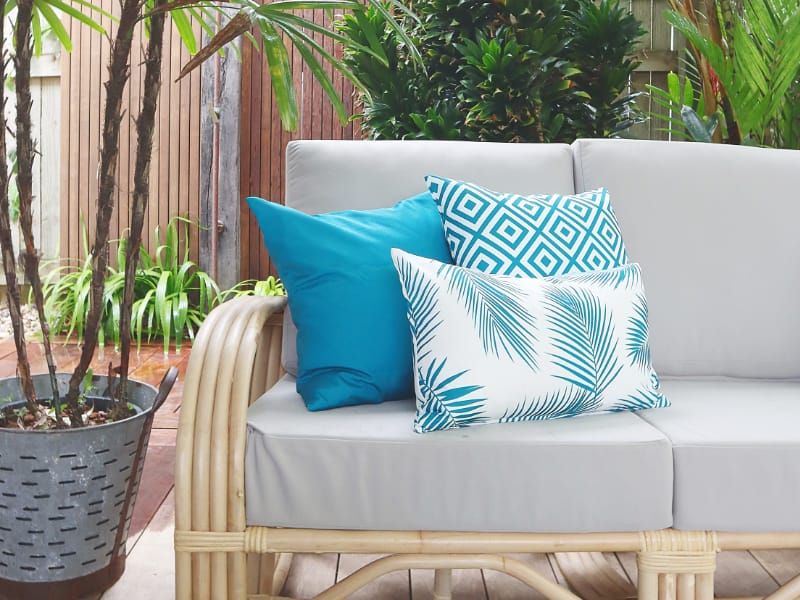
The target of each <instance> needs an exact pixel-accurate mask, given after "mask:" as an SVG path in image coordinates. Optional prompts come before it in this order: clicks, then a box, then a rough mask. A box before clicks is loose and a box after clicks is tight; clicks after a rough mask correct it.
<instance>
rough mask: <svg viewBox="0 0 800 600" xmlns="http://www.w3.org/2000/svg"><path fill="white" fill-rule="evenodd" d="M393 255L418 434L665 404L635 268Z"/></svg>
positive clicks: (638, 275)
mask: <svg viewBox="0 0 800 600" xmlns="http://www.w3.org/2000/svg"><path fill="white" fill-rule="evenodd" d="M392 257H393V259H394V262H395V266H396V267H397V270H398V273H399V274H400V281H401V285H402V287H403V293H404V295H405V297H406V300H407V301H408V320H409V323H410V326H411V335H412V338H413V344H414V360H415V365H414V369H415V377H416V397H417V414H416V418H415V421H414V429H415V431H417V432H418V433H422V432H425V431H435V430H439V429H451V428H457V427H468V426H471V425H476V424H480V423H505V422H512V421H532V420H541V419H555V418H562V417H571V416H575V415H579V414H584V413H590V412H618V411H623V410H639V409H643V408H653V407H661V406H668V405H669V402H668V401H667V400H666V398H664V396H663V395H662V394H661V392H660V391H659V383H658V377H657V376H656V374H655V371H654V370H653V368H652V366H651V362H650V345H649V340H648V331H647V301H646V300H645V296H644V288H643V286H642V278H641V273H640V271H639V266H638V265H627V266H625V267H619V268H617V269H611V270H608V271H593V272H590V273H581V274H574V275H565V276H562V277H557V278H547V279H543V278H537V279H533V278H524V277H508V276H499V275H487V274H485V273H481V272H479V271H475V270H472V269H465V268H462V267H457V266H454V265H446V264H442V263H440V262H438V261H436V260H432V259H426V258H421V257H417V256H413V255H411V254H408V253H407V252H403V251H401V250H396V249H395V250H392Z"/></svg>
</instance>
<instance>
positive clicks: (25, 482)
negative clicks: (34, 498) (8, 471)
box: [22, 481, 39, 487]
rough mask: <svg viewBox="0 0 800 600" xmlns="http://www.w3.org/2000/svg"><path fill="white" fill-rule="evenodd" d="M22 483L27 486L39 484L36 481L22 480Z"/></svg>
mask: <svg viewBox="0 0 800 600" xmlns="http://www.w3.org/2000/svg"><path fill="white" fill-rule="evenodd" d="M22 485H25V486H28V487H32V486H35V485H39V484H38V483H37V482H35V481H23V482H22Z"/></svg>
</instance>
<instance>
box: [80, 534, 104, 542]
mask: <svg viewBox="0 0 800 600" xmlns="http://www.w3.org/2000/svg"><path fill="white" fill-rule="evenodd" d="M99 537H100V534H99V533H95V534H94V535H90V536H87V537H85V538H83V541H84V542H91V541H92V540H96V539H97V538H99Z"/></svg>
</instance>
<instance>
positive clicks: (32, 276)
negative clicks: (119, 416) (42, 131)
mask: <svg viewBox="0 0 800 600" xmlns="http://www.w3.org/2000/svg"><path fill="white" fill-rule="evenodd" d="M33 1H34V0H18V2H17V27H16V33H15V36H14V37H15V57H14V66H15V69H16V73H15V76H16V88H17V189H18V190H19V222H20V226H21V228H22V237H23V240H24V242H25V254H24V262H25V275H26V276H27V278H28V282H29V283H30V285H31V290H32V291H33V300H34V303H35V304H36V312H37V313H38V315H39V326H40V327H41V329H42V343H43V344H44V355H45V359H46V360H47V371H48V373H49V375H50V387H51V390H52V394H53V395H52V398H53V400H52V406H53V409H54V410H55V414H56V426H57V427H61V426H62V421H61V413H60V398H59V394H58V382H57V381H56V363H55V361H54V360H53V350H52V348H51V347H50V327H49V325H48V324H47V317H46V316H45V314H44V294H43V293H42V279H41V277H40V276H39V251H38V250H37V249H36V242H35V240H34V236H33V210H32V207H33V206H32V205H33V160H34V157H33V126H32V124H31V109H32V108H33V100H32V99H31V56H32V55H33V40H32V39H31V21H32V19H33ZM82 423H83V422H82V421H81V424H82Z"/></svg>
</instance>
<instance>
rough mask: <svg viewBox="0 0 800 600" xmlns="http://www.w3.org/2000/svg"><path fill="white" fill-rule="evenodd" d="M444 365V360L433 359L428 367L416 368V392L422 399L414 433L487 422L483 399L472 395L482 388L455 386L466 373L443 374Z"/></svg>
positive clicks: (465, 371)
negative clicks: (417, 390) (417, 391)
mask: <svg viewBox="0 0 800 600" xmlns="http://www.w3.org/2000/svg"><path fill="white" fill-rule="evenodd" d="M446 365H447V359H446V358H444V359H442V360H441V361H437V360H436V359H433V360H432V361H431V362H430V363H429V364H428V366H427V368H425V369H423V368H420V367H418V368H417V376H418V383H419V390H420V392H421V394H422V400H423V404H422V407H421V409H420V410H419V411H418V412H417V416H416V418H415V422H414V429H415V431H417V432H420V433H421V432H423V431H435V430H438V429H450V428H452V427H468V426H469V425H475V424H478V423H485V422H486V421H487V418H486V417H484V416H483V412H484V403H485V402H486V399H485V398H477V397H475V396H473V395H472V394H474V393H475V392H477V391H478V390H481V389H483V386H480V385H456V382H457V381H458V380H459V379H461V378H462V377H463V376H464V375H465V374H467V373H469V371H468V370H464V371H460V372H458V373H455V374H452V375H444V374H443V372H444V368H445V366H446Z"/></svg>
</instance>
